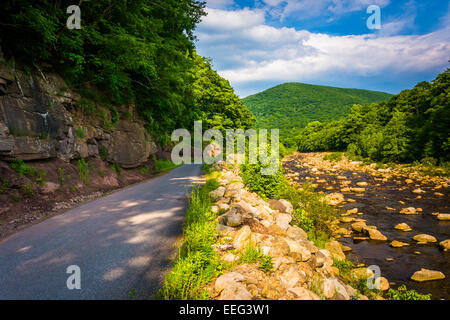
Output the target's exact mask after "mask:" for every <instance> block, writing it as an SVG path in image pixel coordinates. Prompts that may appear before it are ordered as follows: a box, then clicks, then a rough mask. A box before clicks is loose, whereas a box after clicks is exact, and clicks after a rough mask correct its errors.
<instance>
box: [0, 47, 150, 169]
mask: <svg viewBox="0 0 450 320" xmlns="http://www.w3.org/2000/svg"><path fill="white" fill-rule="evenodd" d="M35 69H36V70H34V71H28V72H27V71H25V70H19V69H16V68H14V65H13V64H12V63H7V62H6V61H5V60H4V59H3V57H2V55H1V52H0V160H12V159H15V158H18V159H22V160H39V159H49V158H60V159H63V160H64V161H70V160H72V159H78V158H86V157H98V156H100V155H101V154H102V157H104V158H105V159H106V160H107V161H108V162H111V163H117V164H118V165H120V166H122V167H124V168H133V167H137V166H139V165H141V164H143V163H144V162H146V161H147V160H148V158H149V156H150V155H152V154H155V153H156V152H157V151H158V148H157V145H156V144H155V142H154V141H152V139H151V137H150V136H149V134H148V133H147V131H146V130H145V128H144V126H143V123H142V122H141V121H138V120H128V119H120V120H119V121H118V122H117V123H116V124H115V125H114V126H111V125H109V126H105V125H104V121H103V122H102V121H101V119H98V117H96V116H92V115H91V116H89V117H87V116H86V114H83V112H80V108H79V104H78V103H77V101H79V100H80V98H81V97H80V96H79V95H78V94H76V93H74V92H72V91H71V90H70V89H67V84H66V83H65V82H64V80H63V79H62V78H61V77H60V76H59V75H58V74H56V73H55V72H52V71H51V70H50V69H49V68H46V67H45V66H43V67H40V68H39V67H36V68H35ZM27 70H28V69H27ZM96 107H97V106H96ZM99 108H101V107H99ZM119 110H131V112H133V111H132V110H133V108H132V106H121V107H119ZM127 112H130V111H127ZM101 113H102V114H103V115H104V117H106V118H107V119H108V118H109V119H110V118H111V114H110V112H109V110H107V109H104V110H103V109H102V111H101ZM103 120H104V119H103ZM80 132H81V133H80ZM77 133H78V134H77Z"/></svg>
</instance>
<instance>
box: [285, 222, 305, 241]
mask: <svg viewBox="0 0 450 320" xmlns="http://www.w3.org/2000/svg"><path fill="white" fill-rule="evenodd" d="M286 233H287V236H288V237H289V238H291V239H292V240H296V241H298V240H307V239H308V235H307V234H306V232H305V231H303V229H301V228H299V227H297V226H288V228H287V230H286Z"/></svg>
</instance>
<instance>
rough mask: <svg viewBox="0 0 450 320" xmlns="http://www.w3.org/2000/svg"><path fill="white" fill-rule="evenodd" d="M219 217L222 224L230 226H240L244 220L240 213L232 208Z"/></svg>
mask: <svg viewBox="0 0 450 320" xmlns="http://www.w3.org/2000/svg"><path fill="white" fill-rule="evenodd" d="M218 219H219V222H220V223H221V224H223V225H225V226H228V227H238V226H240V225H241V224H242V222H243V221H244V220H243V218H242V216H241V215H240V214H239V213H236V212H235V211H232V210H230V211H228V212H227V213H225V214H223V215H221V216H220V217H219V218H218Z"/></svg>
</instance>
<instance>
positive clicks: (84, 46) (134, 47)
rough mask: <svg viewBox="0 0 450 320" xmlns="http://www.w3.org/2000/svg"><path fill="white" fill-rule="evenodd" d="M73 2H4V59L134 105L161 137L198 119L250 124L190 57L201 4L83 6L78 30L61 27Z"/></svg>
mask: <svg viewBox="0 0 450 320" xmlns="http://www.w3.org/2000/svg"><path fill="white" fill-rule="evenodd" d="M72 4H73V1H68V0H58V1H51V0H42V1H33V0H6V1H3V2H2V10H0V21H1V28H0V39H1V46H2V50H3V51H4V53H5V56H6V58H7V59H11V58H14V59H16V60H17V61H21V62H22V63H24V64H28V65H30V66H33V65H39V64H41V63H48V64H50V65H52V66H53V67H54V68H55V70H56V71H58V72H59V73H60V74H61V75H62V76H63V78H64V79H65V80H66V81H67V82H68V84H69V86H70V87H71V88H72V89H75V90H79V91H80V92H81V93H82V94H83V92H85V91H88V89H89V88H92V87H95V88H99V89H100V91H102V92H103V95H104V96H106V97H108V99H109V100H111V101H110V102H111V103H113V104H122V103H131V102H134V103H135V105H136V107H137V109H138V111H139V113H140V115H141V116H142V118H143V119H145V121H146V122H147V127H148V130H149V131H151V132H152V133H154V134H156V135H157V136H159V137H166V138H167V136H168V133H169V132H170V131H172V130H173V129H175V128H180V127H184V128H191V127H192V123H193V121H194V120H202V117H208V119H204V120H207V122H208V123H209V125H211V126H219V127H226V126H242V127H248V126H249V125H251V123H252V116H251V113H249V112H248V110H247V109H246V108H245V107H244V106H243V105H242V103H241V102H240V101H239V99H238V97H237V96H236V95H235V94H234V92H233V90H232V88H231V87H230V86H229V84H228V82H227V81H226V80H224V79H222V78H220V77H219V76H218V75H217V73H215V71H213V70H212V68H211V64H210V62H209V61H208V60H204V59H202V58H200V57H198V56H197V54H196V52H195V45H194V41H195V36H194V30H195V27H196V25H197V24H198V23H199V22H200V21H201V18H202V16H204V15H206V12H205V10H204V8H205V3H204V2H202V1H196V0H133V1H125V0H102V1H89V2H87V1H82V0H81V1H79V6H80V10H81V29H79V30H78V29H73V30H70V29H68V28H67V27H66V21H67V18H68V17H69V14H67V13H66V9H67V7H68V6H70V5H72ZM208 77H211V78H210V79H207V78H208Z"/></svg>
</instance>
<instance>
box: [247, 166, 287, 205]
mask: <svg viewBox="0 0 450 320" xmlns="http://www.w3.org/2000/svg"><path fill="white" fill-rule="evenodd" d="M262 167H263V166H262V165H261V164H259V163H258V164H247V163H246V164H242V165H241V177H242V180H243V182H244V183H245V185H246V186H247V187H248V188H249V190H250V191H252V192H256V193H258V194H259V195H260V196H262V197H263V198H270V199H280V197H281V195H282V194H283V192H284V190H285V189H286V186H287V181H286V179H285V178H284V175H283V170H282V168H279V169H278V171H277V173H276V174H273V175H262V174H261V168H262Z"/></svg>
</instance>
